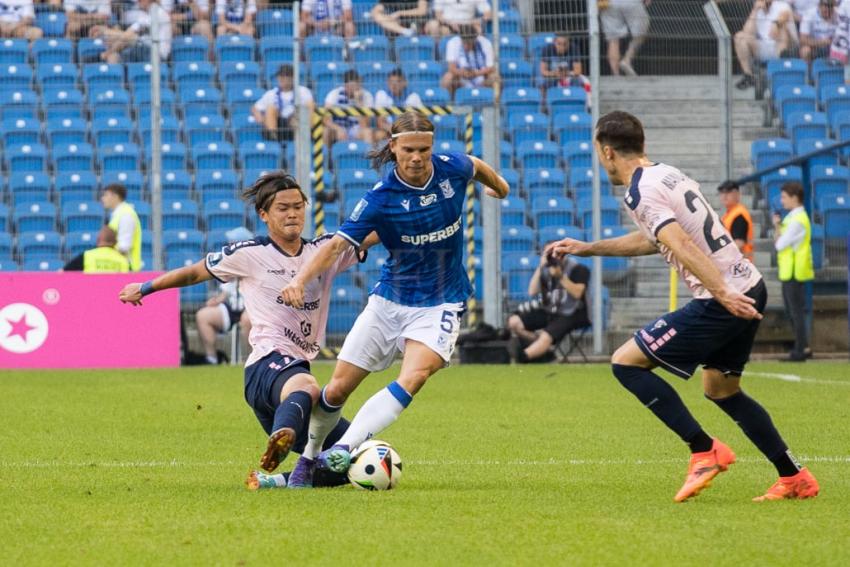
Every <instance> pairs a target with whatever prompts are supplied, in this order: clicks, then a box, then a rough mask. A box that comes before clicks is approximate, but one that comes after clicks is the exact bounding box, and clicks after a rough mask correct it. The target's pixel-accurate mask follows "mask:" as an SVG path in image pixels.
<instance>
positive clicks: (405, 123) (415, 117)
mask: <svg viewBox="0 0 850 567" xmlns="http://www.w3.org/2000/svg"><path fill="white" fill-rule="evenodd" d="M433 131H434V123H433V122H431V121H430V120H429V119H428V117H427V116H425V115H424V114H420V113H419V112H416V111H413V110H408V111H407V112H405V113H404V114H401V115H399V116H397V117H396V119H395V121H394V122H393V126H392V128H390V135H391V136H392V135H394V134H400V133H402V132H433ZM366 155H367V157H368V158H369V159H370V160H372V167H373V168H375V169H376V170H378V171H381V170H382V169H383V168H384V166H385V165H387V164H388V163H392V162H394V161H396V158H395V154H394V153H393V151H392V150H391V149H390V143H389V142H387V143H386V144H384V145H383V146H382V147H381V149H379V150H372V151H371V152H369V153H368V154H366Z"/></svg>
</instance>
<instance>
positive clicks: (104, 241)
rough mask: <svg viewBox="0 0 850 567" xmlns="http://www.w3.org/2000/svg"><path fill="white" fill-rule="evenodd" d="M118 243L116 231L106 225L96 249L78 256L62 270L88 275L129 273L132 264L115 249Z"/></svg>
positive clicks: (100, 233)
mask: <svg viewBox="0 0 850 567" xmlns="http://www.w3.org/2000/svg"><path fill="white" fill-rule="evenodd" d="M117 242H118V241H117V239H116V235H115V231H114V230H112V229H111V228H109V227H108V226H106V225H104V226H102V227H101V228H100V232H98V233H97V244H96V247H95V248H92V249H91V250H86V251H85V252H81V253H80V254H77V255H76V256H74V257H73V258H72V259H71V260H70V261H69V262H68V263H67V264H65V267H64V268H62V269H63V270H64V271H66V272H83V273H86V274H108V273H116V272H119V273H120V272H129V271H130V262H128V261H127V257H126V256H124V255H123V254H122V253H121V252H119V251H118V250H116V249H115V245H116V244H117Z"/></svg>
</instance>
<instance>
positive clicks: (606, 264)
mask: <svg viewBox="0 0 850 567" xmlns="http://www.w3.org/2000/svg"><path fill="white" fill-rule="evenodd" d="M603 224H604V223H603ZM600 232H601V238H602V239H603V240H605V239H609V238H618V237H620V236H625V235H626V234H628V233H629V230H628V229H626V228H623V227H622V226H615V225H611V226H603V227H602V229H601V231H600ZM584 238H585V240H588V241H590V240H593V230H592V229H590V228H587V229H585V231H584ZM591 269H592V267H591ZM628 273H629V259H628V258H626V257H623V256H603V257H602V279H603V281H604V282H606V283H609V282H615V281H618V280H621V279H623V278H624V277H626V276H627V275H628Z"/></svg>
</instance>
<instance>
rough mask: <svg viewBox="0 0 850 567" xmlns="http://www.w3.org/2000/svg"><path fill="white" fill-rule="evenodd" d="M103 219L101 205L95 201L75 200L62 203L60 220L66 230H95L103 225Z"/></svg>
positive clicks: (103, 214)
mask: <svg viewBox="0 0 850 567" xmlns="http://www.w3.org/2000/svg"><path fill="white" fill-rule="evenodd" d="M105 219H106V213H105V211H104V210H103V205H101V204H100V203H98V202H97V201H91V202H83V201H77V202H76V203H66V204H64V205H62V219H61V220H62V225H63V226H64V227H65V231H66V232H70V231H77V230H82V231H91V232H97V231H98V230H99V229H100V227H101V226H103V223H104V220H105Z"/></svg>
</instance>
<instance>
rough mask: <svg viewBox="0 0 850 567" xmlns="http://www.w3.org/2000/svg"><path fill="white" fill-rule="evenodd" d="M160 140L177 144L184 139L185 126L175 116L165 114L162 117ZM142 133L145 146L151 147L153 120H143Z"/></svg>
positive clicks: (164, 142)
mask: <svg viewBox="0 0 850 567" xmlns="http://www.w3.org/2000/svg"><path fill="white" fill-rule="evenodd" d="M159 123H160V137H161V140H160V142H161V143H163V144H175V143H180V142H182V141H183V137H182V134H181V133H182V131H183V128H181V126H180V121H179V120H177V118H175V117H173V116H163V117H162V118H160V121H159ZM140 126H141V135H142V144H143V145H144V147H146V148H149V147H150V145H151V121H150V118H148V120H147V121H145V120H142V121H141V124H140Z"/></svg>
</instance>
